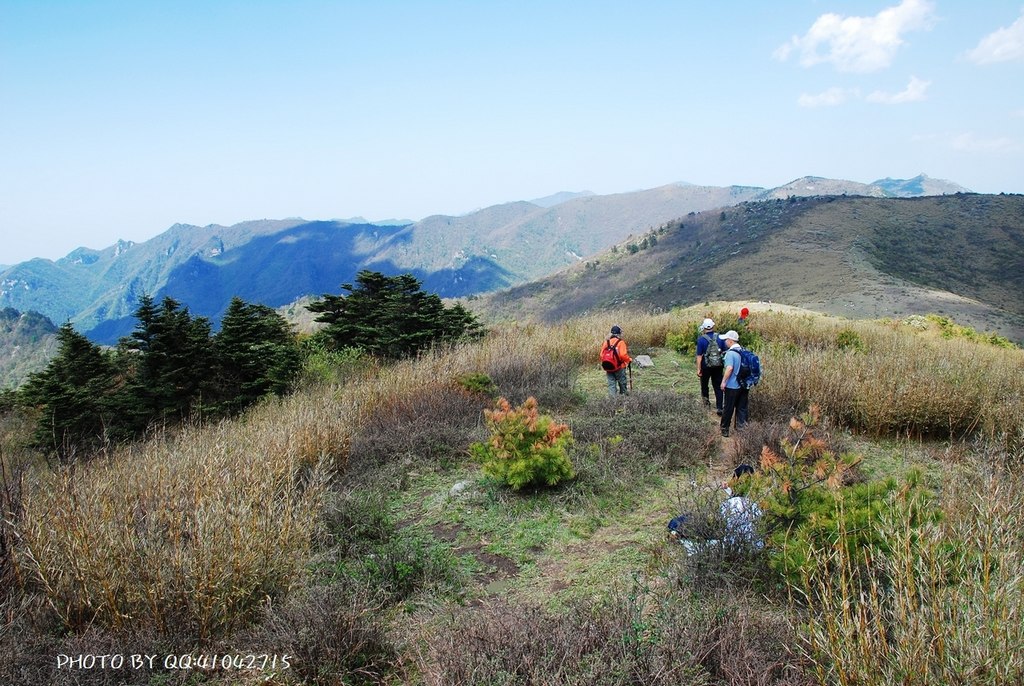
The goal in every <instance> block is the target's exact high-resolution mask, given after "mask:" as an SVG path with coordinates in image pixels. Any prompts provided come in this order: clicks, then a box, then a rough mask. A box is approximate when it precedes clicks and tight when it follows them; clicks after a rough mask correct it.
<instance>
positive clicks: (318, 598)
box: [247, 582, 399, 686]
mask: <svg viewBox="0 0 1024 686" xmlns="http://www.w3.org/2000/svg"><path fill="white" fill-rule="evenodd" d="M380 609H381V602H380V600H379V599H378V598H377V597H376V596H375V594H374V593H373V592H371V591H370V590H369V588H368V587H365V586H361V585H358V584H354V583H351V582H345V583H341V584H334V585H331V586H317V587H313V588H309V589H305V590H300V591H299V592H297V593H295V594H293V595H292V596H290V597H289V598H288V600H287V601H286V602H284V603H282V604H281V605H274V606H272V607H271V608H270V609H269V610H268V612H267V615H266V617H265V618H264V619H263V622H262V623H261V624H260V626H259V627H258V628H257V630H256V631H254V632H253V636H252V638H251V639H250V640H251V644H250V645H253V644H255V645H256V646H259V650H257V651H255V652H259V653H266V654H269V655H289V656H290V667H289V669H290V670H292V672H293V673H294V674H296V675H297V676H298V677H299V678H300V679H301V680H302V683H304V684H315V685H317V686H321V685H323V686H328V685H333V684H338V683H342V684H351V685H352V686H362V685H364V684H365V685H367V686H369V685H370V684H380V683H384V679H385V677H386V676H387V675H388V674H391V673H393V672H394V671H395V669H396V665H397V663H398V662H399V657H398V651H397V650H396V648H395V646H394V645H393V644H392V643H391V641H390V640H389V638H388V636H387V632H386V630H385V628H384V626H383V624H382V622H381V615H380ZM248 651H251V648H247V652H248ZM339 678H340V679H341V680H340V681H339ZM274 683H277V682H274Z"/></svg>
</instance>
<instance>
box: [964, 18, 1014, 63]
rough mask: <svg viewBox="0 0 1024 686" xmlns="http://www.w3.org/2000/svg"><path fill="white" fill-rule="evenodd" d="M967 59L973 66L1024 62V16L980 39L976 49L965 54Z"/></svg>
mask: <svg viewBox="0 0 1024 686" xmlns="http://www.w3.org/2000/svg"><path fill="white" fill-rule="evenodd" d="M967 59H969V60H970V61H971V62H974V63H975V64H994V63H995V62H1010V61H1013V60H1022V61H1024V14H1022V15H1021V16H1020V17H1019V18H1018V19H1017V21H1015V22H1013V23H1012V24H1010V25H1009V26H1008V27H1005V28H1001V29H998V30H996V31H993V32H992V33H990V34H988V35H987V36H985V37H984V38H982V39H981V41H980V42H979V43H978V46H977V47H976V48H974V49H973V50H969V51H968V52H967Z"/></svg>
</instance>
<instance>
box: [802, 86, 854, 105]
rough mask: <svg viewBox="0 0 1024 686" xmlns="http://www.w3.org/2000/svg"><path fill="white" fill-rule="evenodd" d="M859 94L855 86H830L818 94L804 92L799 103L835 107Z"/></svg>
mask: <svg viewBox="0 0 1024 686" xmlns="http://www.w3.org/2000/svg"><path fill="white" fill-rule="evenodd" d="M859 95H860V93H859V92H858V91H857V89H855V88H829V89H828V90H827V91H824V92H822V93H818V94H817V95H808V94H807V93H804V94H803V95H801V96H800V97H799V98H798V99H797V104H799V105H800V107H835V106H837V105H842V104H843V103H844V102H846V101H847V100H849V99H850V98H856V97H858V96H859Z"/></svg>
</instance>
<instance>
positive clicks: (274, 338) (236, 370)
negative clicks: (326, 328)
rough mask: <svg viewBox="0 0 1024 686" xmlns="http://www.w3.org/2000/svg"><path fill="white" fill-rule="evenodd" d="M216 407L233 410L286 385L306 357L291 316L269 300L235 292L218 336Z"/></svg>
mask: <svg viewBox="0 0 1024 686" xmlns="http://www.w3.org/2000/svg"><path fill="white" fill-rule="evenodd" d="M213 351H214V360H215V361H214V381H215V384H216V391H215V392H216V409H217V411H220V412H225V413H234V412H237V411H239V410H242V409H244V408H246V407H248V406H249V405H251V404H252V403H254V402H255V401H257V400H259V399H260V398H261V397H263V396H265V395H267V394H268V393H275V394H281V393H284V392H285V391H287V389H288V386H289V385H290V384H291V382H292V380H293V379H294V378H295V375H296V374H297V373H298V371H299V366H300V362H301V358H300V353H299V347H298V344H297V342H296V340H295V337H294V335H293V334H292V332H291V329H290V328H289V326H288V322H286V321H285V319H284V317H282V316H281V315H279V314H278V313H277V312H275V311H274V310H273V309H271V308H269V307H267V306H266V305H254V304H250V303H246V302H245V301H244V300H242V299H241V298H237V297H236V298H232V300H231V305H230V306H229V307H228V311H227V313H226V314H225V315H224V319H223V320H222V321H221V329H220V332H218V333H217V335H216V336H214V339H213Z"/></svg>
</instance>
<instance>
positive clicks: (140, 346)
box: [120, 295, 212, 428]
mask: <svg viewBox="0 0 1024 686" xmlns="http://www.w3.org/2000/svg"><path fill="white" fill-rule="evenodd" d="M135 317H136V318H137V319H138V320H139V323H138V325H137V326H136V328H135V330H134V331H132V333H131V335H130V336H129V337H127V338H124V339H122V340H121V344H120V347H121V350H122V352H124V353H126V354H127V356H128V357H129V359H133V361H134V365H133V366H134V371H135V373H134V378H133V383H132V389H131V392H132V395H133V396H134V399H135V407H136V417H135V419H136V422H137V426H138V428H144V427H145V425H147V424H149V423H151V422H153V421H165V420H168V419H170V420H172V421H178V420H181V419H186V418H188V417H189V416H190V415H191V413H192V412H193V411H194V410H198V409H200V407H201V401H202V397H203V394H204V392H205V391H207V390H208V389H209V386H210V371H211V363H212V351H211V339H210V322H209V320H208V319H206V318H205V317H192V315H191V314H190V313H189V311H188V308H187V307H183V306H181V305H180V304H179V303H178V302H177V301H176V300H174V299H173V298H171V297H165V298H164V299H163V301H162V302H161V304H160V306H159V307H157V306H156V305H155V304H154V302H153V298H152V297H151V296H148V295H144V296H142V298H140V300H139V308H138V309H137V310H136V311H135Z"/></svg>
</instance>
